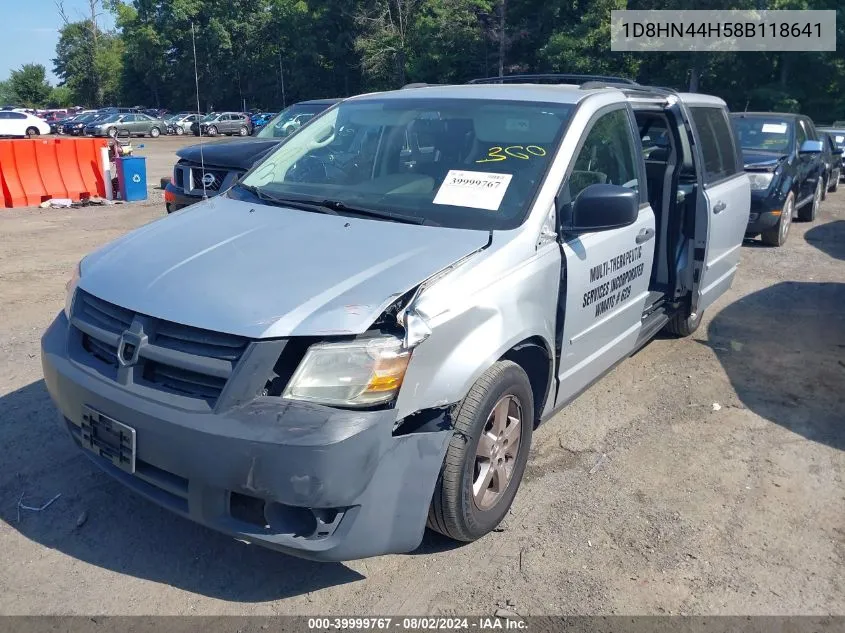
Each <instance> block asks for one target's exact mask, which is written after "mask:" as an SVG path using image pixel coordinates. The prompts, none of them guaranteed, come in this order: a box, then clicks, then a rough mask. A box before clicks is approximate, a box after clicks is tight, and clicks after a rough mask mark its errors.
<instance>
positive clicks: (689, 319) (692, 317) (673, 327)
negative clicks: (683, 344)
mask: <svg viewBox="0 0 845 633" xmlns="http://www.w3.org/2000/svg"><path fill="white" fill-rule="evenodd" d="M703 316H704V313H703V312H697V313H695V314H687V312H686V311H685V310H681V311H680V312H676V313H675V314H674V315H673V316H672V318H671V319H669V323H667V324H666V325H665V326H664V328H663V329H665V330H666V331H667V332H669V333H670V334H673V335H674V336H677V337H679V338H683V337H686V336H690V335H691V334H692V333H693V332H695V331H696V330H697V329H698V326H699V325H701V319H702V318H703Z"/></svg>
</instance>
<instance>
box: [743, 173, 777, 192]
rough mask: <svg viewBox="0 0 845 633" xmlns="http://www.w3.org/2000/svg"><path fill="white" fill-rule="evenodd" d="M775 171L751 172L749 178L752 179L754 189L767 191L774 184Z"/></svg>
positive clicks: (752, 188)
mask: <svg viewBox="0 0 845 633" xmlns="http://www.w3.org/2000/svg"><path fill="white" fill-rule="evenodd" d="M774 177H775V174H774V172H749V173H748V179H749V180H750V181H751V190H752V191H765V190H766V189H768V188H769V186H770V185H771V184H772V180H773V179H774Z"/></svg>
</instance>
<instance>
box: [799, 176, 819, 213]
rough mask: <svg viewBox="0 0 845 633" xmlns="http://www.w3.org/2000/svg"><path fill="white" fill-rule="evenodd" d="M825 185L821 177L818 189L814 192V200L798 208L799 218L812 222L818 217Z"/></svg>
mask: <svg viewBox="0 0 845 633" xmlns="http://www.w3.org/2000/svg"><path fill="white" fill-rule="evenodd" d="M823 185H824V183H822V179H821V178H819V181H818V182H817V183H816V190H815V192H814V193H813V201H812V202H811V203H810V204H805V205H804V206H803V207H801V208H800V209H798V219H799V220H801V221H802V222H812V221H813V220H815V219H816V213H817V212H818V210H819V206H820V205H821V203H822V200H824V191H825V186H823Z"/></svg>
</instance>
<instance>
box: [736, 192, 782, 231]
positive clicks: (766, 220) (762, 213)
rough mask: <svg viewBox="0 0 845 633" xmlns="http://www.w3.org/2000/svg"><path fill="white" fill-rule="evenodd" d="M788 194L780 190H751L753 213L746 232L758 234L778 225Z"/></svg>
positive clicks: (749, 218)
mask: <svg viewBox="0 0 845 633" xmlns="http://www.w3.org/2000/svg"><path fill="white" fill-rule="evenodd" d="M785 201H786V196H785V195H784V196H781V195H780V192H771V191H763V192H756V191H752V192H751V213H750V214H749V216H748V227H747V228H746V229H745V232H746V234H748V235H756V234H759V233H762V232H763V231H766V230H768V229H771V228H774V227H775V226H777V224H778V222H779V221H780V213H781V210H782V209H783V203H784V202H785Z"/></svg>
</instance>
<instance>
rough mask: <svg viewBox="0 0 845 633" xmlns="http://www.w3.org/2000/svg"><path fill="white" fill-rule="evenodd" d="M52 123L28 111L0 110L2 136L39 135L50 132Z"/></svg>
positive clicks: (0, 134)
mask: <svg viewBox="0 0 845 633" xmlns="http://www.w3.org/2000/svg"><path fill="white" fill-rule="evenodd" d="M49 133H50V125H49V124H48V123H46V122H44V121H42V120H41V119H39V118H38V117H37V116H35V115H32V114H28V113H26V112H15V111H13V110H4V111H2V112H0V136H20V137H25V136H38V135H39V134H49Z"/></svg>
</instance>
